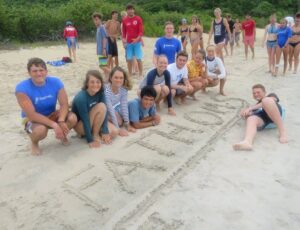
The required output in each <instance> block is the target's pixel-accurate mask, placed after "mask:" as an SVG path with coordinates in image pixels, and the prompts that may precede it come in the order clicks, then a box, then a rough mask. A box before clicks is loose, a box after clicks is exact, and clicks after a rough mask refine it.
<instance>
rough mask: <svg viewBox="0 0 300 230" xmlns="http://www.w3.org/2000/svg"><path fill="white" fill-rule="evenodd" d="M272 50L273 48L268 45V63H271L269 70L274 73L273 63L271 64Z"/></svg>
mask: <svg viewBox="0 0 300 230" xmlns="http://www.w3.org/2000/svg"><path fill="white" fill-rule="evenodd" d="M271 51H272V49H271V48H270V47H268V45H267V53H268V63H269V72H270V73H272V64H271Z"/></svg>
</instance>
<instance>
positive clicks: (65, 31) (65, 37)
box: [64, 28, 67, 39]
mask: <svg viewBox="0 0 300 230" xmlns="http://www.w3.org/2000/svg"><path fill="white" fill-rule="evenodd" d="M64 39H67V30H66V28H65V29H64Z"/></svg>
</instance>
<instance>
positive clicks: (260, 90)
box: [233, 84, 288, 150]
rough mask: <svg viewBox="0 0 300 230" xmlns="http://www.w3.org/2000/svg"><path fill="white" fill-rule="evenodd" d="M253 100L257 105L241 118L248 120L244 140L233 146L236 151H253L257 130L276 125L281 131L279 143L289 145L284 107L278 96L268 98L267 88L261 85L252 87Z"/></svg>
mask: <svg viewBox="0 0 300 230" xmlns="http://www.w3.org/2000/svg"><path fill="white" fill-rule="evenodd" d="M252 94H253V98H254V99H255V100H257V101H258V102H257V104H255V105H252V106H249V107H248V108H245V109H243V110H242V111H241V116H242V117H243V118H244V119H246V131H245V137H244V140H243V141H241V142H239V143H236V144H234V145H233V149H234V150H252V145H253V139H254V137H255V135H256V132H257V130H263V129H264V128H266V126H267V125H269V124H271V123H275V124H276V125H277V127H278V129H279V142H280V143H282V144H283V143H287V142H288V140H287V134H286V130H285V128H284V126H283V121H282V107H281V105H279V103H278V102H279V98H278V97H277V95H276V94H274V93H270V94H268V95H267V96H266V90H265V87H264V86H263V85H261V84H257V85H254V86H253V87H252Z"/></svg>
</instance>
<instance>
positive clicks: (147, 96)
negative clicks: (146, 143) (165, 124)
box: [128, 86, 160, 129]
mask: <svg viewBox="0 0 300 230" xmlns="http://www.w3.org/2000/svg"><path fill="white" fill-rule="evenodd" d="M155 98H156V91H155V89H154V88H153V86H145V87H144V88H142V91H141V99H139V98H136V99H133V100H131V101H129V102H128V111H129V120H130V122H131V124H132V126H133V127H134V128H136V129H142V128H147V127H150V126H156V125H158V124H159V123H160V116H159V115H158V114H157V113H156V108H155Z"/></svg>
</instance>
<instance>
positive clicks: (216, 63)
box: [206, 57, 226, 79]
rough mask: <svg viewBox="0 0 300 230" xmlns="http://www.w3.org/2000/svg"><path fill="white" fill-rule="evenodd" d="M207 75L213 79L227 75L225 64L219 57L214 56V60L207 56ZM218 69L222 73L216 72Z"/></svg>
mask: <svg viewBox="0 0 300 230" xmlns="http://www.w3.org/2000/svg"><path fill="white" fill-rule="evenodd" d="M206 65H207V76H208V77H210V78H213V79H223V78H225V77H226V70H225V66H224V64H223V62H222V60H221V58H219V57H214V59H213V60H211V61H210V60H209V59H208V58H207V62H206ZM216 70H218V71H220V74H216V73H215V72H216Z"/></svg>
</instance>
